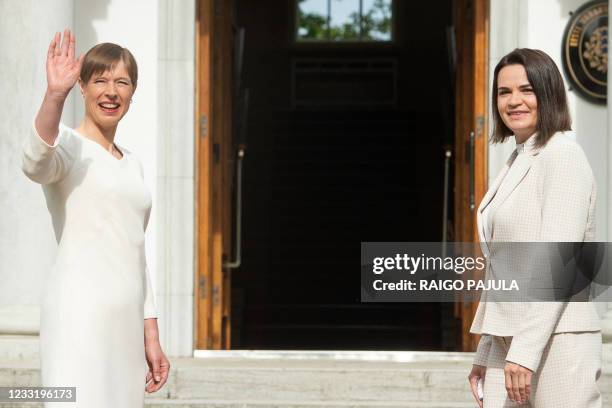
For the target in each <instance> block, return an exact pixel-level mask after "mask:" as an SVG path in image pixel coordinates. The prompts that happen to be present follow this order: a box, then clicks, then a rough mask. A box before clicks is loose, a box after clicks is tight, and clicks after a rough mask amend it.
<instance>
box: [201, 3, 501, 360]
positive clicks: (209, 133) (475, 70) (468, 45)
mask: <svg viewBox="0 0 612 408" xmlns="http://www.w3.org/2000/svg"><path fill="white" fill-rule="evenodd" d="M453 7H454V10H453V13H454V16H455V22H456V29H457V33H458V34H459V35H457V49H458V53H457V54H458V55H457V57H458V58H457V73H456V78H457V80H456V89H455V91H456V104H455V106H456V108H455V117H456V126H455V195H454V214H455V221H454V228H455V240H456V241H459V242H478V233H477V229H476V209H477V203H479V202H480V200H481V199H482V197H483V196H484V193H485V192H486V189H487V180H488V174H487V173H488V172H487V167H488V166H487V160H488V158H487V150H488V109H487V107H488V93H487V89H488V60H489V10H490V0H457V1H455V2H454V6H453ZM233 8H234V2H233V1H224V0H196V52H195V64H196V76H195V94H196V97H195V121H196V123H195V130H196V131H195V133H196V140H195V152H196V158H195V166H196V171H195V174H196V211H195V223H196V226H195V230H196V255H195V258H196V259H195V269H196V273H195V277H194V279H195V282H194V299H195V302H194V345H195V348H196V349H199V350H204V349H213V350H218V349H229V348H230V347H231V344H230V327H231V323H230V314H231V310H230V306H229V305H230V293H231V290H230V289H231V287H230V282H231V276H230V275H229V271H226V270H224V268H223V263H224V261H225V258H226V254H229V253H231V240H230V237H231V231H230V228H231V215H230V209H231V204H230V203H231V201H230V199H231V182H230V181H231V169H230V163H232V160H231V157H230V154H231V150H232V149H231V142H232V140H231V134H232V131H231V129H232V122H231V121H232V95H233V92H232V91H231V87H232V82H231V79H232V63H233V61H232V49H233V46H232V43H233V42H232V24H233V18H234V17H233V16H234V10H233ZM213 84H214V86H213ZM466 100H468V101H469V103H463V102H464V101H466ZM471 132H474V140H473V180H472V177H471V174H472V167H471V166H472V164H470V161H469V157H468V155H469V149H470V147H471V144H470V143H471V142H470V133H471ZM472 193H473V194H472ZM471 196H472V197H471ZM472 203H473V208H471V204H472ZM466 278H467V276H466ZM471 278H479V276H474V275H472V276H471ZM476 307H477V303H461V302H456V303H455V308H454V315H455V317H456V318H457V319H458V320H459V321H460V327H461V330H460V337H459V338H458V339H457V343H458V345H459V347H458V348H459V349H460V350H462V351H472V350H474V349H475V346H476V344H477V342H478V338H477V336H473V335H471V334H470V333H469V328H470V326H471V322H472V320H473V316H474V314H475V312H476Z"/></svg>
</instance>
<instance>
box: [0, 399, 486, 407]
mask: <svg viewBox="0 0 612 408" xmlns="http://www.w3.org/2000/svg"><path fill="white" fill-rule="evenodd" d="M475 406H476V405H475V404H474V403H457V402H449V403H437V402H414V403H413V402H402V403H389V404H379V403H376V404H372V403H352V402H329V401H319V402H310V403H302V402H295V401H293V402H292V401H287V402H278V401H258V402H248V401H247V402H245V401H235V402H231V401H202V400H176V401H155V400H152V401H151V400H147V401H145V407H146V408H323V407H325V408H400V407H401V408H474V407H475ZM27 407H28V408H43V405H42V404H41V403H40V404H39V403H28V404H27ZM0 408H24V404H13V403H0Z"/></svg>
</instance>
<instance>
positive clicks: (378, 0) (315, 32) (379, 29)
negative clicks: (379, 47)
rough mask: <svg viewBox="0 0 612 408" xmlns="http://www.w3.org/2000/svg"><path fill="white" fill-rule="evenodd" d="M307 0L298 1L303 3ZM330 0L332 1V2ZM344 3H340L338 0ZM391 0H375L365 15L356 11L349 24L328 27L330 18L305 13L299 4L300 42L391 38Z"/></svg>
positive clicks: (352, 14)
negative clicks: (301, 40)
mask: <svg viewBox="0 0 612 408" xmlns="http://www.w3.org/2000/svg"><path fill="white" fill-rule="evenodd" d="M303 1H304V0H299V3H302V2H303ZM329 1H331V0H329ZM338 1H341V0H338ZM391 17H392V10H391V1H388V0H375V1H374V3H373V4H372V7H371V8H370V9H369V10H367V11H365V12H364V14H363V15H361V16H360V15H359V12H358V11H356V12H353V13H351V15H350V16H349V21H348V22H346V23H344V24H342V25H340V26H332V27H329V29H328V27H327V16H324V15H321V14H317V13H304V12H303V10H302V7H300V6H299V5H298V27H299V33H300V34H299V35H298V37H299V38H300V39H308V40H331V41H356V40H361V41H377V40H378V41H380V40H388V39H390V38H391Z"/></svg>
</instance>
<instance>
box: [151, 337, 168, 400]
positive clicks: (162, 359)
mask: <svg viewBox="0 0 612 408" xmlns="http://www.w3.org/2000/svg"><path fill="white" fill-rule="evenodd" d="M145 356H146V358H147V364H148V365H149V371H148V372H147V378H146V384H147V385H146V387H145V390H146V391H147V392H148V393H153V392H157V391H158V390H159V389H160V388H161V387H163V386H164V384H165V383H166V381H167V380H168V373H169V372H170V362H169V361H168V359H167V358H166V355H165V354H164V352H163V351H162V349H161V345H160V344H159V340H157V339H154V340H147V341H145ZM151 380H153V381H151Z"/></svg>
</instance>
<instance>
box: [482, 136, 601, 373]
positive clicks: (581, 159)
mask: <svg viewBox="0 0 612 408" xmlns="http://www.w3.org/2000/svg"><path fill="white" fill-rule="evenodd" d="M518 156H519V155H518V152H517V150H515V151H514V152H513V153H512V155H511V156H510V158H509V159H508V161H507V163H506V165H505V167H504V168H503V169H502V171H501V172H500V174H499V175H498V176H497V178H496V179H495V181H494V182H493V184H492V186H491V188H490V189H489V190H488V191H487V193H486V194H485V196H484V198H483V199H482V201H481V203H480V205H479V207H478V212H477V224H478V234H479V237H480V245H481V248H482V252H483V254H484V255H485V257H487V260H488V262H487V269H486V272H485V273H486V275H485V279H486V278H488V277H489V273H490V272H491V271H490V269H491V260H490V255H491V249H493V248H494V245H495V242H538V241H540V242H581V241H593V240H594V238H595V198H596V184H595V178H594V177H593V172H592V170H591V166H590V165H589V163H588V161H587V158H586V155H585V154H584V151H583V150H582V148H581V147H580V146H579V145H578V144H577V143H576V142H575V141H573V140H572V139H570V138H569V137H568V136H567V135H565V134H563V133H557V134H555V135H554V136H553V137H552V138H551V139H550V140H549V141H548V143H547V144H546V145H545V146H544V147H542V148H540V149H531V150H528V151H525V152H524V153H523V154H521V156H522V157H520V158H519V159H518V160H517V157H518ZM515 162H516V163H515ZM513 164H516V165H517V166H520V167H518V168H515V170H517V171H516V172H510V175H511V176H512V179H509V180H506V181H505V182H504V183H502V181H503V179H504V176H505V175H506V173H508V170H509V169H510V166H512V165H513ZM500 185H502V188H501V189H500ZM498 190H499V191H498ZM495 195H498V196H497V197H496V198H495V200H494V206H495V208H493V207H492V208H490V209H489V217H491V222H490V223H488V225H490V226H491V229H490V230H489V231H487V234H486V235H487V236H489V237H490V240H489V241H487V240H485V231H484V228H485V227H487V226H486V225H484V222H483V217H482V211H483V210H484V209H485V208H486V207H487V205H489V204H491V200H492V198H493V197H494V196H495ZM493 253H494V252H493ZM519 268H520V266H519V267H517V270H519ZM486 298H487V292H484V291H483V294H482V296H481V299H480V303H479V305H478V309H477V311H476V316H475V317H474V321H473V323H472V327H471V329H470V332H471V333H478V334H483V336H482V337H481V340H480V343H479V344H478V349H477V350H476V357H475V359H474V364H479V365H485V366H486V362H487V358H488V354H489V350H490V347H491V340H492V339H491V335H493V336H513V340H512V345H511V347H510V350H509V352H508V354H507V356H506V360H507V361H511V362H514V363H517V364H520V365H522V366H524V367H527V368H529V369H530V370H532V371H536V370H537V368H538V366H539V364H540V360H541V358H542V353H543V351H544V348H545V347H546V343H547V342H548V340H549V339H550V337H551V336H552V334H553V333H562V332H576V331H597V330H601V325H600V319H599V316H598V315H597V311H596V310H595V307H594V305H593V304H592V303H590V302H530V303H526V302H522V303H521V302H487V299H486Z"/></svg>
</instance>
